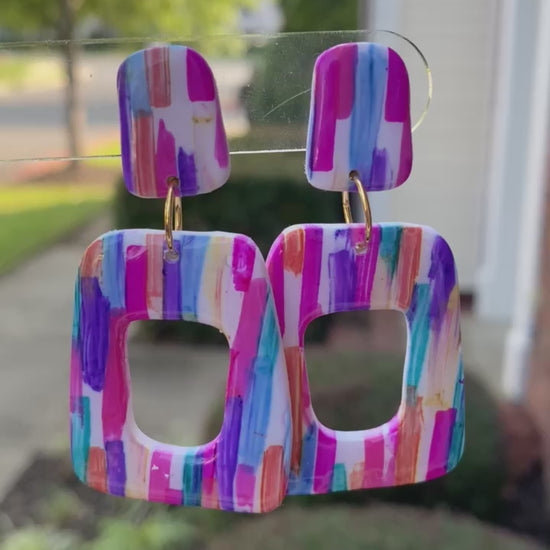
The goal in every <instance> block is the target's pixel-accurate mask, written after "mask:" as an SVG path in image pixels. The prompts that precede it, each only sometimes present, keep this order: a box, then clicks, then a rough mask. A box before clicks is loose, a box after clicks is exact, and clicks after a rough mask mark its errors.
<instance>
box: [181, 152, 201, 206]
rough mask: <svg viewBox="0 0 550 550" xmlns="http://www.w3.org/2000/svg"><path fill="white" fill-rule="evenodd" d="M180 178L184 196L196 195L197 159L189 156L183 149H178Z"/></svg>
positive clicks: (191, 155)
mask: <svg viewBox="0 0 550 550" xmlns="http://www.w3.org/2000/svg"><path fill="white" fill-rule="evenodd" d="M178 177H179V179H180V193H181V195H182V196H186V197H188V196H190V195H196V194H197V190H198V184H197V168H196V166H195V157H194V155H193V154H190V155H188V154H187V153H186V152H185V151H184V150H183V149H182V148H181V147H180V148H179V149H178Z"/></svg>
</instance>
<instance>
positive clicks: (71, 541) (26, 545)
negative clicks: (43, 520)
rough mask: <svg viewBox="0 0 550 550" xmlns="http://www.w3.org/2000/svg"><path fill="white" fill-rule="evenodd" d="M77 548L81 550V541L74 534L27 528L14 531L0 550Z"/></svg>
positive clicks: (61, 549) (40, 528)
mask: <svg viewBox="0 0 550 550" xmlns="http://www.w3.org/2000/svg"><path fill="white" fill-rule="evenodd" d="M75 548H79V539H78V537H77V536H76V535H75V534H74V533H71V532H69V531H56V530H54V529H50V528H44V527H27V528H25V529H19V530H18V531H14V532H13V533H11V534H10V535H8V536H7V537H6V539H5V540H4V542H3V543H2V544H1V545H0V550H73V549H75Z"/></svg>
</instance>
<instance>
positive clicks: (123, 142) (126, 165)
mask: <svg viewBox="0 0 550 550" xmlns="http://www.w3.org/2000/svg"><path fill="white" fill-rule="evenodd" d="M117 88H118V112H119V118H120V148H121V153H122V173H123V175H124V181H125V182H126V187H127V188H128V190H130V191H131V190H132V189H133V188H134V182H133V179H132V157H131V154H130V103H129V99H128V93H127V90H126V63H123V64H122V65H121V66H120V68H119V70H118V74H117Z"/></svg>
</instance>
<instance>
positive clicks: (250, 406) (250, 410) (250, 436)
mask: <svg viewBox="0 0 550 550" xmlns="http://www.w3.org/2000/svg"><path fill="white" fill-rule="evenodd" d="M279 344H280V336H279V330H278V322H277V315H276V313H275V307H274V301H273V299H272V297H271V295H270V294H268V295H267V299H266V306H265V312H264V318H263V321H262V330H261V333H260V339H259V342H258V351H257V355H256V358H255V360H254V365H253V367H252V369H253V370H252V380H251V385H250V390H249V392H248V394H247V396H246V398H245V401H244V407H243V420H242V427H241V439H240V441H239V463H241V464H246V465H249V466H253V467H258V466H259V465H260V463H261V461H262V459H263V454H264V450H265V447H266V445H265V437H266V433H267V428H268V425H269V417H270V415H271V395H272V392H273V371H274V367H275V364H276V362H277V356H278V354H279Z"/></svg>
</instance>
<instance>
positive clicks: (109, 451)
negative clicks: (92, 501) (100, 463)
mask: <svg viewBox="0 0 550 550" xmlns="http://www.w3.org/2000/svg"><path fill="white" fill-rule="evenodd" d="M105 456H106V461H107V483H108V486H109V493H111V494H112V495H118V496H121V497H123V496H124V492H125V487H126V460H125V457H124V445H123V443H122V441H106V442H105Z"/></svg>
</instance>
